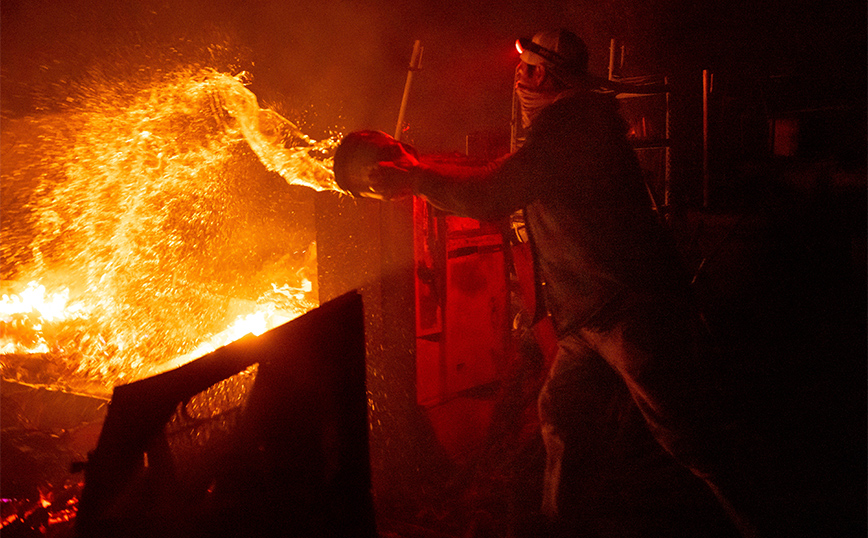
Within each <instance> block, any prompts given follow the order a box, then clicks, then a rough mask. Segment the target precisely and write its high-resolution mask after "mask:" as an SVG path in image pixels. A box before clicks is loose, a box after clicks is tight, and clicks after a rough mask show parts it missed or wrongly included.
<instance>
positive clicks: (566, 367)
mask: <svg viewBox="0 0 868 538" xmlns="http://www.w3.org/2000/svg"><path fill="white" fill-rule="evenodd" d="M698 319H699V318H698V317H697V316H695V315H694V313H693V312H692V311H691V310H690V309H689V307H687V306H685V304H682V303H675V302H667V301H660V300H655V301H652V300H645V301H634V302H632V303H630V304H626V305H621V308H620V309H619V312H618V318H617V319H616V320H614V322H612V323H609V324H607V328H606V330H592V329H587V328H583V329H579V330H578V331H576V332H575V334H570V335H566V336H563V337H561V338H560V339H559V347H558V352H557V356H556V358H555V362H554V364H553V365H552V368H551V370H550V373H549V377H548V379H547V381H546V383H545V385H544V387H543V389H542V391H541V393H540V397H539V413H540V422H541V429H542V435H543V440H544V442H545V445H546V453H547V460H546V470H545V476H544V486H543V495H544V498H543V505H542V511H543V514H544V515H546V516H548V517H549V518H551V519H552V520H553V521H564V520H565V519H570V518H573V517H578V518H581V517H585V516H583V515H582V514H577V513H576V512H577V511H583V510H589V511H590V512H592V513H593V512H599V513H605V511H606V510H607V508H606V506H605V505H610V506H617V505H618V503H622V506H623V501H624V499H623V498H622V499H619V498H618V496H619V495H623V490H624V487H623V484H628V486H627V490H631V489H632V490H633V491H635V492H636V493H637V495H642V494H644V495H655V494H654V493H650V492H654V491H656V492H657V493H656V495H660V494H663V495H664V496H666V495H670V494H671V496H670V497H667V498H668V499H669V500H670V501H671V502H673V503H678V502H681V501H679V500H677V499H679V498H681V499H682V500H683V499H686V498H688V496H687V495H682V493H684V492H686V491H687V490H688V489H689V487H690V486H689V484H688V483H687V482H679V485H678V486H676V487H677V488H679V490H680V491H667V490H666V481H667V480H669V478H666V477H670V478H671V476H676V474H672V473H675V471H674V470H673V469H672V467H671V466H667V465H666V464H665V463H664V462H662V461H661V460H660V459H659V458H657V456H656V455H655V454H654V451H653V450H652V449H651V448H649V447H648V446H647V445H645V444H643V443H644V439H643V438H642V435H641V433H640V432H639V431H638V429H637V426H636V423H635V421H634V420H633V417H634V416H636V417H639V418H640V420H639V422H640V423H644V428H645V431H647V432H648V433H650V435H649V436H648V437H647V439H652V438H653V440H655V441H656V444H657V445H659V446H657V447H656V448H658V449H659V448H660V447H662V449H663V450H664V451H665V452H661V453H663V454H666V453H668V459H669V461H670V463H674V462H675V461H677V462H678V463H680V465H681V466H682V470H683V469H688V470H689V471H690V472H691V473H692V474H693V475H695V476H696V477H699V478H700V479H701V480H703V481H705V482H706V484H707V485H708V486H710V488H711V492H713V493H714V495H715V496H716V497H717V499H718V501H719V502H720V504H721V505H722V507H723V508H724V509H725V510H726V511H727V513H728V515H729V516H730V518H731V519H732V520H733V522H734V523H735V524H736V526H738V527H739V530H740V531H741V533H742V534H743V535H744V536H756V535H757V534H756V532H755V529H753V526H752V525H753V524H752V523H751V522H750V517H748V516H747V513H748V512H749V510H748V509H746V508H744V507H746V506H749V504H750V503H749V502H748V501H747V500H746V499H743V498H742V497H741V494H740V493H737V492H736V490H737V489H738V488H739V487H741V486H742V485H744V482H743V478H744V477H743V476H740V475H739V473H740V471H739V470H738V469H735V468H734V467H735V466H737V465H738V464H737V462H736V460H735V459H734V458H733V456H734V450H736V447H735V445H734V444H733V437H732V436H731V435H730V434H731V433H732V429H733V419H732V417H731V416H729V414H728V413H727V406H726V403H725V399H724V397H723V393H722V387H720V386H719V385H718V379H719V378H718V377H717V376H716V371H715V369H714V365H715V363H714V362H713V361H711V360H709V357H708V356H707V355H706V353H705V352H704V351H705V346H703V345H702V337H701V336H702V335H701V331H700V328H701V326H700V325H699V323H697V321H698ZM630 413H634V415H633V416H631V414H630ZM631 450H632V452H631ZM673 458H674V459H673ZM625 466H626V467H628V469H627V470H626V471H625V472H626V473H628V475H624V474H621V475H618V476H616V478H615V480H616V481H620V482H621V486H620V487H615V488H607V486H606V484H605V481H606V480H607V478H610V477H611V476H612V475H611V474H610V475H609V476H600V472H601V471H599V470H602V472H603V473H608V472H609V471H612V472H613V473H615V475H617V474H618V472H619V471H618V469H619V468H623V467H625ZM630 466H634V467H633V469H632V474H629V473H630V472H631V471H630V469H629V467H630ZM595 469H596V470H595ZM681 479H682V477H679V480H681ZM643 482H644V483H643ZM697 483H699V482H698V481H697ZM682 488H687V489H682ZM643 490H644V493H641V492H642V491H643ZM600 491H602V492H606V491H609V492H610V493H611V492H614V493H611V494H605V493H604V494H602V495H601V494H600V493H599V492H600ZM704 491H705V493H708V490H704ZM607 495H608V496H609V498H607ZM633 500H634V501H636V502H641V501H640V500H639V499H633ZM564 505H568V506H569V512H570V513H569V514H566V513H565V512H564ZM694 508H695V507H694ZM718 508H719V507H718ZM587 517H589V518H591V519H594V518H595V517H596V516H594V515H592V514H589V515H588V516H587ZM618 519H619V518H618V517H617V516H613V517H612V520H613V521H617V520H618ZM631 532H633V530H631V529H623V528H622V529H618V530H614V531H612V534H611V535H612V536H615V535H619V534H620V535H622V536H629V535H631ZM642 532H643V531H641V530H636V531H635V535H636V536H640V535H641V533H642ZM644 532H645V534H646V535H648V534H649V531H648V530H647V529H646V530H645V531H644ZM721 532H725V531H721ZM597 535H600V536H605V535H607V534H606V533H605V532H598V533H597ZM704 535H706V536H709V535H711V534H708V533H705V534H704Z"/></svg>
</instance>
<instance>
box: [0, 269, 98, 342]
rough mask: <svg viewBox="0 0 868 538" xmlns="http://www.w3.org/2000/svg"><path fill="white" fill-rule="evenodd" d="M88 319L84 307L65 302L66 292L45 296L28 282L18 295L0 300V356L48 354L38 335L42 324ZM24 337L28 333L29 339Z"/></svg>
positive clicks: (38, 285) (40, 332) (37, 286)
mask: <svg viewBox="0 0 868 538" xmlns="http://www.w3.org/2000/svg"><path fill="white" fill-rule="evenodd" d="M88 315H89V308H88V307H87V305H85V304H83V303H81V302H73V303H70V302H69V288H64V289H63V290H61V291H60V292H58V293H48V294H47V293H46V291H45V286H43V285H41V284H39V283H38V282H30V283H28V284H27V288H26V289H24V290H23V291H22V292H21V293H20V294H12V295H6V294H4V295H3V297H2V299H0V322H2V324H3V333H2V334H0V353H2V354H8V353H25V354H31V353H48V351H49V348H48V343H47V342H46V340H45V337H44V335H43V334H42V330H43V327H44V325H45V324H46V323H52V322H56V321H65V320H69V319H86V318H87V316H88ZM26 333H30V334H29V338H28V337H25V336H24V335H25V334H26Z"/></svg>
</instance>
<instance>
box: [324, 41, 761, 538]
mask: <svg viewBox="0 0 868 538" xmlns="http://www.w3.org/2000/svg"><path fill="white" fill-rule="evenodd" d="M518 44H519V45H520V48H521V53H520V54H521V56H520V57H521V61H520V63H519V65H518V67H517V75H516V82H515V92H516V95H517V97H518V100H519V102H520V105H521V120H522V125H523V127H525V128H527V129H528V131H527V137H526V140H525V141H524V143H523V144H522V145H521V147H520V148H518V149H517V150H516V151H515V152H514V153H512V154H510V155H508V156H506V157H504V158H502V159H499V160H497V161H495V162H492V163H489V164H486V165H482V166H469V165H468V166H465V165H456V164H443V163H429V162H427V161H425V160H424V159H420V158H419V157H418V155H417V154H416V152H415V151H414V150H413V148H410V147H408V146H407V145H404V144H401V143H399V142H396V141H394V140H391V141H390V140H389V139H388V135H383V134H382V133H380V134H379V135H378V134H376V133H372V132H366V133H363V134H361V135H360V137H361V138H362V139H366V140H367V141H368V142H370V143H371V144H373V145H375V146H379V148H380V149H378V150H376V151H372V152H371V151H369V152H368V153H367V154H366V155H365V157H364V158H360V157H358V155H360V154H359V153H358V150H357V149H351V147H353V148H358V147H360V146H363V145H364V144H359V140H358V139H357V140H356V141H354V142H353V143H348V144H347V146H346V149H345V150H344V151H343V152H342V151H341V148H339V150H338V153H337V154H336V158H335V173H336V175H337V176H344V177H347V176H354V177H355V179H356V180H357V183H360V184H363V185H365V188H364V189H359V190H358V193H359V194H360V195H363V196H370V197H374V198H381V199H397V198H401V197H405V196H408V195H411V194H412V195H417V196H421V197H423V198H424V199H426V200H427V201H428V202H430V203H431V204H432V205H433V206H434V207H436V208H439V209H441V210H444V211H447V212H451V213H454V214H458V215H462V216H466V217H472V218H476V219H480V220H486V221H495V220H499V219H504V218H506V217H508V216H509V215H511V214H513V213H514V212H515V211H517V210H523V211H524V217H525V222H526V227H527V231H528V235H529V238H530V244H531V247H532V252H533V256H534V266H535V270H536V279H537V282H538V284H539V286H538V288H539V289H540V290H541V293H540V295H541V297H540V299H541V300H542V301H543V304H544V308H545V313H546V314H547V315H548V316H550V317H551V320H552V322H553V324H554V328H555V332H556V335H557V340H558V349H557V353H556V357H555V359H554V362H553V364H552V366H551V370H550V372H549V374H548V378H547V381H546V382H545V385H544V386H543V389H542V390H541V392H540V395H539V400H538V408H539V417H540V422H541V431H542V436H543V440H544V443H545V448H546V468H545V474H544V485H543V500H542V510H541V512H542V515H543V517H544V520H545V521H546V522H547V524H548V525H550V526H551V528H552V529H554V530H558V529H560V530H561V531H562V532H563V533H564V535H576V533H577V532H578V531H577V529H581V532H584V534H581V535H583V536H584V535H586V536H616V535H618V536H632V535H636V536H651V535H653V533H651V532H649V530H648V529H647V528H646V529H644V533H643V531H642V530H641V529H640V530H636V531H635V532H634V533H633V534H631V533H630V532H629V531H628V530H625V529H624V528H620V529H619V528H616V527H611V528H609V529H608V530H607V529H601V528H595V529H590V528H582V527H581V524H582V523H581V520H582V519H583V518H584V519H585V520H587V517H586V515H583V514H582V513H581V511H582V508H583V502H582V501H581V500H580V499H582V498H584V499H585V500H589V499H591V500H592V499H596V501H594V502H599V499H600V498H601V497H600V496H599V495H595V493H598V492H594V491H593V487H592V486H591V485H589V484H590V483H592V482H593V480H592V479H591V478H590V477H589V476H584V477H583V478H584V479H585V480H584V482H585V483H584V484H580V483H577V482H582V479H577V478H576V477H575V476H573V475H572V474H570V473H574V472H575V469H576V460H577V459H587V461H586V462H585V463H586V465H584V468H585V469H588V468H593V463H594V462H595V461H602V459H601V458H605V457H608V456H609V455H611V451H609V450H608V449H606V448H605V447H604V445H602V444H597V445H593V443H594V442H595V441H598V440H599V439H595V437H599V436H600V435H601V430H600V424H601V423H602V422H601V419H600V418H599V416H600V413H602V412H603V411H604V409H601V407H602V408H607V409H608V410H609V411H612V410H613V409H615V410H617V409H619V408H621V404H622V403H623V400H624V399H623V398H621V396H619V394H620V393H619V391H623V394H624V395H626V399H627V401H628V403H629V405H630V406H631V408H632V409H633V410H635V411H636V414H637V416H639V417H641V419H642V420H641V422H644V426H645V427H646V428H647V432H649V433H650V434H649V438H653V439H654V440H656V443H657V444H656V445H655V446H657V448H660V447H662V448H663V449H664V450H665V453H668V455H667V457H670V456H671V457H674V460H672V459H671V458H670V460H671V461H677V462H680V464H681V465H682V466H683V467H684V468H686V469H689V470H690V471H692V473H693V475H695V476H698V477H699V478H701V479H702V480H704V481H705V482H706V483H707V484H708V485H709V486H711V491H712V492H713V493H714V494H715V495H716V496H717V498H718V499H719V500H720V501H721V503H722V505H723V506H724V507H725V508H726V509H727V510H728V514H729V515H730V517H731V518H732V519H733V520H734V522H735V523H736V525H738V526H739V528H740V530H741V531H742V533H743V534H744V535H745V536H752V535H755V532H756V531H755V529H754V528H753V526H752V523H751V521H750V519H749V518H748V517H746V515H745V514H746V512H744V511H743V510H742V506H741V501H740V499H739V497H738V495H735V494H731V493H730V492H731V488H730V486H731V485H732V484H734V483H735V482H737V480H736V479H735V478H733V474H732V472H733V471H734V470H733V469H731V468H728V467H727V465H730V464H731V461H732V460H730V459H729V453H730V451H729V447H730V445H729V444H728V442H727V441H726V439H725V436H724V435H723V432H724V431H726V429H727V427H728V426H729V422H728V421H729V418H727V416H726V414H725V413H723V412H722V411H723V405H722V404H721V391H720V389H719V387H717V386H716V383H715V377H714V374H713V372H712V370H711V368H710V366H711V363H710V362H708V361H707V357H706V356H705V354H703V353H702V349H703V346H701V325H700V323H699V319H700V318H699V316H698V315H697V311H696V309H695V307H694V304H693V302H692V299H691V294H690V290H689V282H688V281H689V279H688V278H687V274H686V271H685V269H684V267H683V266H682V264H681V263H680V259H679V255H678V252H677V249H676V248H675V246H674V244H673V242H672V241H671V239H670V237H669V236H668V234H667V233H666V229H665V227H664V226H662V225H661V221H660V220H659V218H658V215H657V214H655V212H654V210H653V209H652V203H651V201H650V200H649V196H648V191H647V189H646V187H645V185H644V183H643V175H642V170H641V168H640V166H639V164H638V161H637V158H636V155H635V153H634V150H633V148H632V146H631V145H630V143H629V141H628V140H627V137H626V132H627V129H626V124H625V122H624V120H623V118H622V117H621V115H620V113H619V110H618V105H617V100H616V98H615V96H614V94H613V92H611V91H605V90H602V89H601V88H600V85H599V83H597V82H596V79H595V78H594V77H592V76H591V75H589V73H588V51H587V48H586V46H585V44H584V42H583V41H582V40H581V39H580V38H579V37H578V36H576V35H575V34H574V33H572V32H570V31H568V30H564V29H556V30H550V31H543V32H540V33H538V34H536V35H535V36H534V37H533V39H532V40H529V39H521V40H519V41H518ZM348 138H349V137H348ZM348 142H349V141H348ZM362 153H364V152H362ZM365 158H367V159H368V161H367V162H363V161H364V159H365ZM339 179H340V178H339ZM362 191H363V192H362ZM594 387H596V389H595V390H594ZM606 391H609V395H607V394H606ZM613 435H617V434H613ZM652 436H653V437H652ZM613 438H614V437H613ZM588 447H592V448H591V449H589V448H588ZM661 452H662V451H661ZM579 474H581V473H579ZM691 478H692V477H691ZM694 480H695V478H694ZM696 482H697V483H700V484H701V482H699V481H696ZM582 487H584V488H586V490H585V492H584V493H580V492H578V491H579V490H580V489H581V488H582ZM588 488H590V490H589V489H588ZM703 489H704V486H703ZM704 491H705V492H706V493H708V490H707V489H704ZM611 502H612V503H617V502H618V501H617V499H611ZM584 507H585V508H587V503H584ZM718 508H719V507H718ZM617 519H618V518H613V519H612V521H613V522H614V521H615V520H617ZM613 525H616V524H615V523H613ZM703 535H704V536H711V534H703Z"/></svg>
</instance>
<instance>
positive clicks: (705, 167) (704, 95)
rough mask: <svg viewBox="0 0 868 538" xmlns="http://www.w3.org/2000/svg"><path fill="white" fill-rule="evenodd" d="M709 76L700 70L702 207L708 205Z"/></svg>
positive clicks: (706, 72) (704, 70)
mask: <svg viewBox="0 0 868 538" xmlns="http://www.w3.org/2000/svg"><path fill="white" fill-rule="evenodd" d="M710 90H711V87H710V74H709V72H708V69H703V70H702V207H704V208H706V209H708V205H709V202H710V200H709V197H710V196H709V170H708V94H709V92H710Z"/></svg>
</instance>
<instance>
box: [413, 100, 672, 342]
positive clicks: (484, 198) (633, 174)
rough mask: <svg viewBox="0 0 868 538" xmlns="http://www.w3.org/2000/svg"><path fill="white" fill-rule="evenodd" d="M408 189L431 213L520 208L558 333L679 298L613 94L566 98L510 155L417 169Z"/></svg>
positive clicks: (496, 213) (490, 214) (498, 213)
mask: <svg viewBox="0 0 868 538" xmlns="http://www.w3.org/2000/svg"><path fill="white" fill-rule="evenodd" d="M413 185H414V191H415V192H416V194H418V195H420V196H422V197H424V198H425V199H427V200H428V201H429V202H430V203H431V204H432V205H434V206H435V207H437V208H440V209H442V210H445V211H449V212H452V213H455V214H459V215H463V216H467V217H472V218H476V219H480V220H497V219H500V218H503V217H506V216H508V215H510V214H511V213H513V212H514V211H516V210H518V209H524V211H525V220H526V224H527V228H528V232H529V235H530V239H531V245H532V247H533V251H534V255H535V261H536V266H537V278H538V279H539V280H540V281H541V282H542V283H543V284H544V286H543V289H544V297H545V301H546V306H547V308H548V310H549V312H550V313H551V315H552V318H553V320H554V322H555V328H556V331H557V332H558V334H559V335H561V336H562V335H564V334H568V333H572V332H574V331H575V330H577V329H579V328H581V327H589V328H605V327H606V326H607V325H609V324H611V323H612V322H617V318H618V314H619V312H620V311H621V310H623V309H624V308H625V306H629V304H626V303H629V302H630V301H636V300H641V301H645V300H651V301H654V300H660V299H667V298H671V297H674V296H676V295H682V294H683V293H685V290H686V279H685V277H684V274H685V273H684V271H683V269H682V268H681V265H680V263H679V260H678V256H677V254H676V250H675V248H674V247H673V245H672V243H671V242H670V241H669V238H668V237H667V234H666V233H665V229H664V228H663V227H662V226H661V224H660V222H659V221H658V219H657V216H656V214H655V213H654V211H653V209H652V204H651V201H650V198H649V197H648V191H647V189H646V187H645V185H644V183H643V179H642V170H641V168H640V167H639V164H638V161H637V159H636V155H635V153H634V150H633V149H632V147H631V145H630V144H629V142H628V140H627V138H626V127H625V123H624V121H623V119H622V118H621V116H620V114H619V112H618V105H617V101H616V99H615V98H614V96H612V95H610V94H603V93H598V92H572V93H568V94H566V95H564V96H563V97H561V98H560V99H558V100H557V101H555V102H554V103H553V104H551V105H549V106H548V107H546V108H545V109H543V110H542V111H541V112H540V114H539V116H538V117H537V118H536V120H535V121H534V123H533V125H532V126H531V128H530V131H529V133H528V136H527V140H526V142H525V143H524V145H523V146H522V147H521V148H520V149H519V150H518V151H516V152H515V153H513V154H511V155H509V156H507V157H505V158H504V159H501V160H499V161H496V162H493V163H491V164H489V165H487V166H477V167H473V166H454V165H453V166H445V165H430V166H422V167H420V169H419V170H417V171H415V172H414V178H413Z"/></svg>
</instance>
